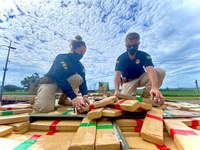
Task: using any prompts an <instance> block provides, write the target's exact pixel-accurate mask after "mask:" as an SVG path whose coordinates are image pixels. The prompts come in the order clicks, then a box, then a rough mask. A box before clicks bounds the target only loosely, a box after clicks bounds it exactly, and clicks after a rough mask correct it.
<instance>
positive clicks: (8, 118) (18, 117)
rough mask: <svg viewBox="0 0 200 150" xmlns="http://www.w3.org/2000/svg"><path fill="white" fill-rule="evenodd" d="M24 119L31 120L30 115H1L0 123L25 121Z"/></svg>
mask: <svg viewBox="0 0 200 150" xmlns="http://www.w3.org/2000/svg"><path fill="white" fill-rule="evenodd" d="M24 121H29V115H28V114H20V115H10V116H0V125H1V124H10V123H17V122H24Z"/></svg>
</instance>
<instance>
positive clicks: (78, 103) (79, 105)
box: [72, 97, 85, 109]
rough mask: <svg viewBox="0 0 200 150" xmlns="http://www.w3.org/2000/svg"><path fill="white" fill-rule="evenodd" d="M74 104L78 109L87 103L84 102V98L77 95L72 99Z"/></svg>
mask: <svg viewBox="0 0 200 150" xmlns="http://www.w3.org/2000/svg"><path fill="white" fill-rule="evenodd" d="M72 105H73V106H74V107H75V108H76V109H78V108H82V107H83V106H85V103H84V102H83V100H82V99H78V98H77V97H76V98H74V99H72Z"/></svg>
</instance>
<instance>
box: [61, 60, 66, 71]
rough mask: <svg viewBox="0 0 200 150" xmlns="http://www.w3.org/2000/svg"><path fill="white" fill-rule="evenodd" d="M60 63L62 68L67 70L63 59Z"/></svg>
mask: <svg viewBox="0 0 200 150" xmlns="http://www.w3.org/2000/svg"><path fill="white" fill-rule="evenodd" d="M60 63H61V65H62V67H63V69H65V70H67V64H66V63H65V62H64V61H61V62H60Z"/></svg>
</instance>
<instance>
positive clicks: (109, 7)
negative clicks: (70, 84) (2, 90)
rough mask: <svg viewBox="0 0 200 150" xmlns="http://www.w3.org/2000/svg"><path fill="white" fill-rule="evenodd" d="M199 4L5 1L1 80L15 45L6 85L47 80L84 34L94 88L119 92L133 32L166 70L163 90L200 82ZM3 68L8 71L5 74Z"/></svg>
mask: <svg viewBox="0 0 200 150" xmlns="http://www.w3.org/2000/svg"><path fill="white" fill-rule="evenodd" d="M199 14H200V1H199V0H140V1H138V0H128V1H126V0H92V1H91V0H71V1H70V0H26V1H24V0H0V80H2V77H3V70H2V69H3V68H4V66H5V61H6V56H7V48H6V46H2V45H9V40H7V39H5V38H4V36H6V37H7V38H9V39H10V40H12V41H13V43H12V46H13V47H16V48H17V49H16V50H11V53H10V59H9V60H10V61H9V63H8V71H7V74H6V81H5V84H15V85H19V86H21V84H20V81H21V80H22V79H23V78H24V77H26V76H31V75H32V74H33V73H34V72H37V73H39V75H40V76H43V75H44V74H45V73H46V72H47V71H48V70H49V68H50V66H51V64H52V62H53V60H54V58H55V56H56V55H58V54H59V53H66V52H69V50H70V47H69V42H70V40H71V39H72V38H73V37H74V36H75V35H76V34H79V35H81V36H82V37H83V40H84V41H85V42H86V44H87V52H86V54H85V55H84V58H83V59H82V60H81V61H82V63H83V64H84V66H85V68H86V74H87V76H86V78H87V84H88V88H89V89H94V88H97V86H98V82H100V81H103V82H109V84H110V87H111V88H113V78H114V67H115V61H116V59H117V57H118V56H119V55H120V54H121V53H123V52H125V51H126V49H125V46H124V38H125V36H126V34H127V33H129V32H138V33H139V34H140V35H141V44H140V50H143V51H146V52H148V53H149V54H150V55H151V56H152V59H153V61H154V65H155V67H161V68H163V69H165V70H166V78H165V80H164V82H163V85H162V88H166V87H175V88H177V87H195V80H197V81H198V82H200V59H199V58H200V15H199ZM1 68H2V69H1Z"/></svg>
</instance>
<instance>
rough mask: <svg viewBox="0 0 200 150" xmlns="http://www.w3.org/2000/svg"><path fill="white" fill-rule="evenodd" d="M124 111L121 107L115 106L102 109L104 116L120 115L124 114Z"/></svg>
mask: <svg viewBox="0 0 200 150" xmlns="http://www.w3.org/2000/svg"><path fill="white" fill-rule="evenodd" d="M123 113H124V112H123V111H121V110H119V109H114V108H108V107H107V108H104V109H103V111H102V116H103V117H118V116H121V115H123Z"/></svg>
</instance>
